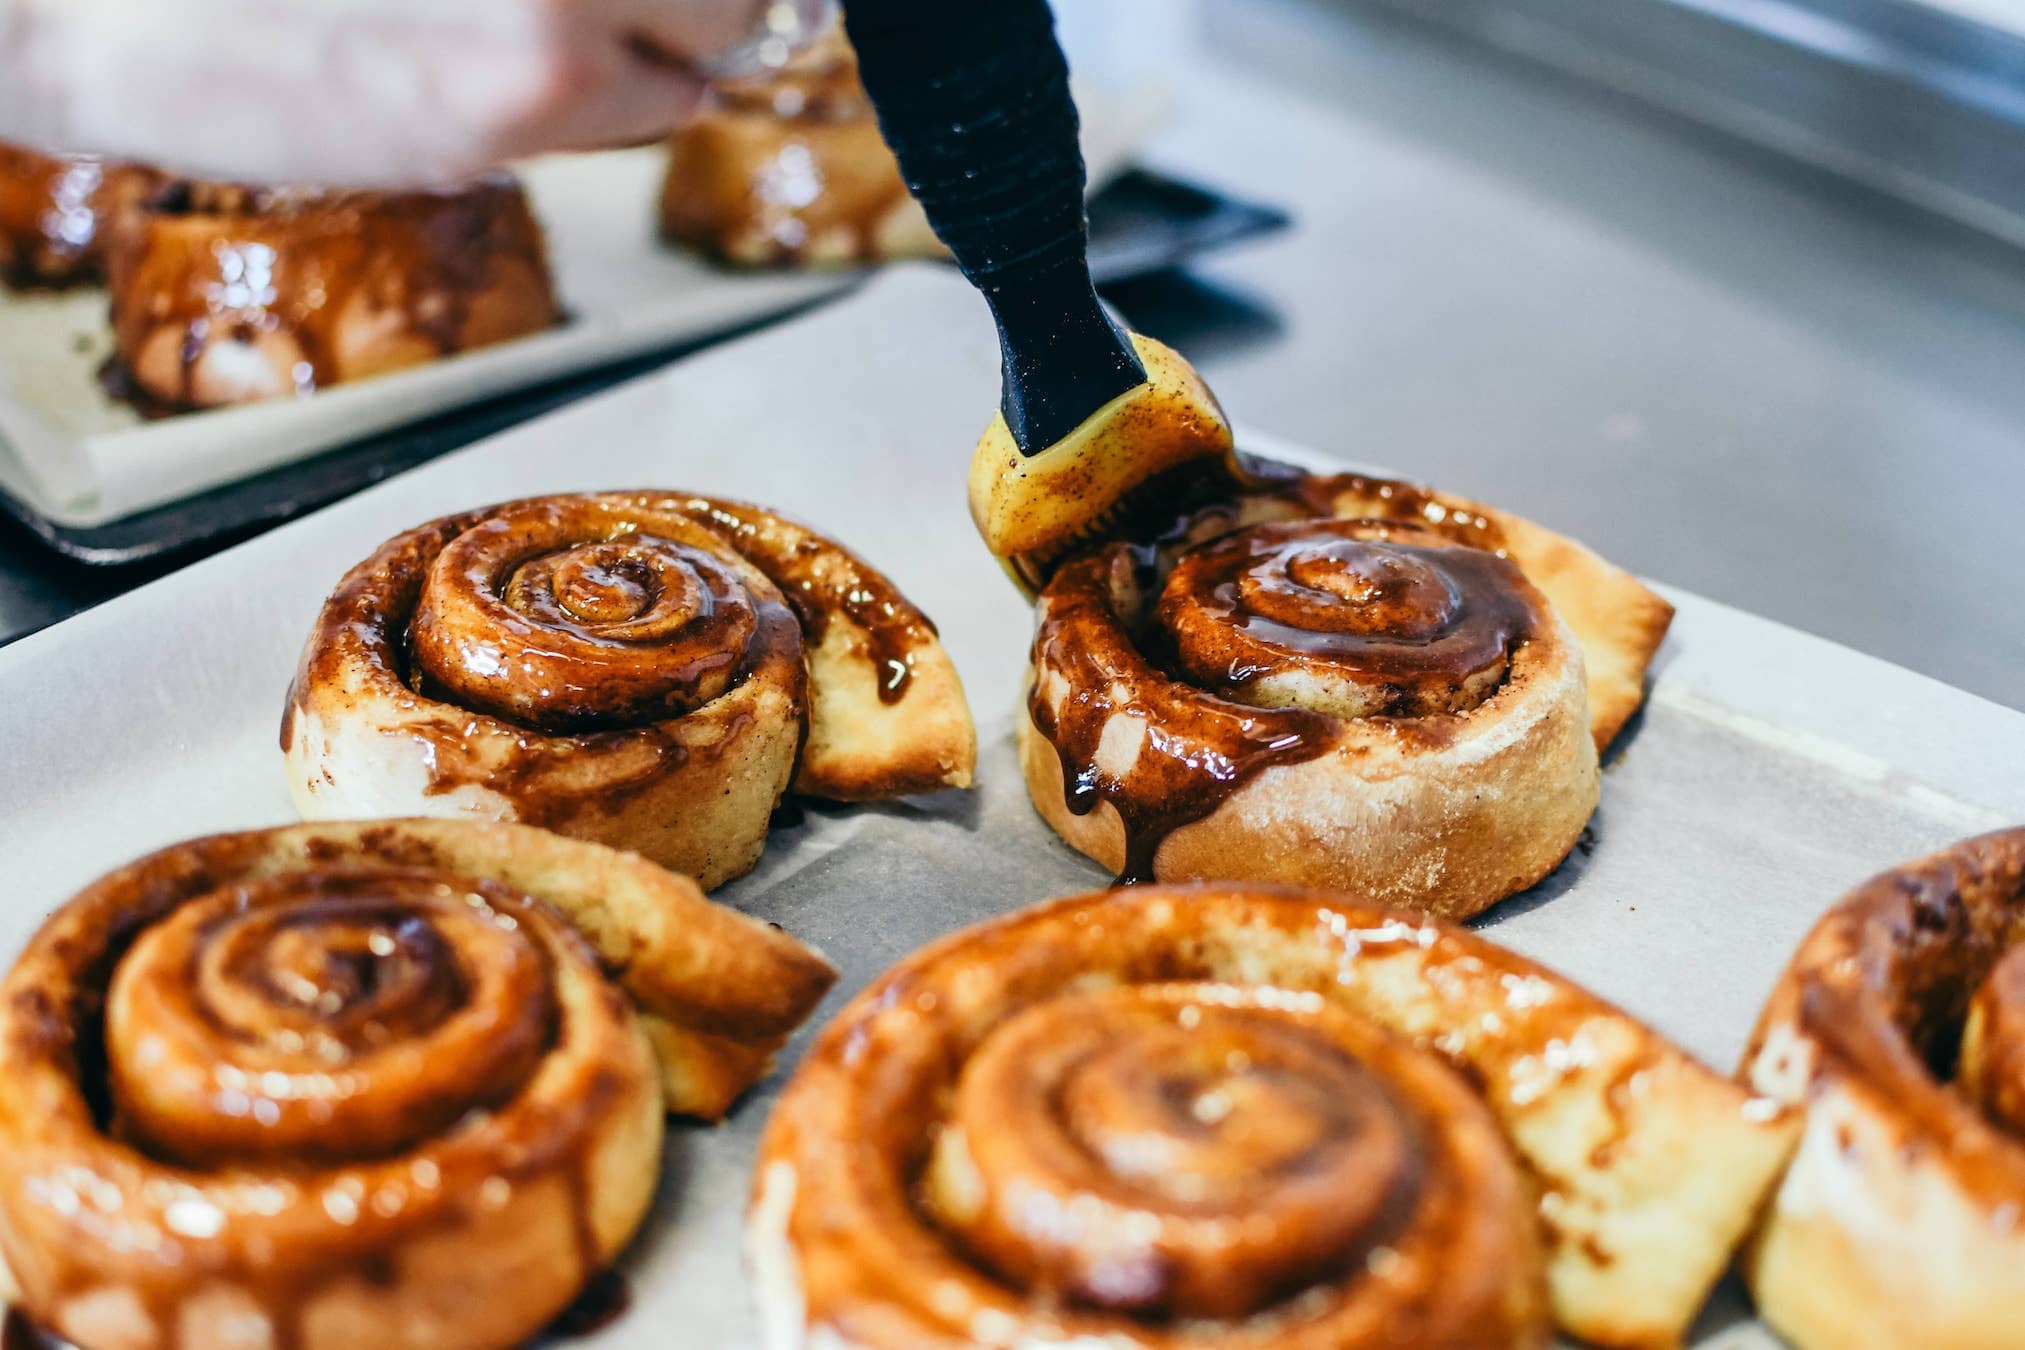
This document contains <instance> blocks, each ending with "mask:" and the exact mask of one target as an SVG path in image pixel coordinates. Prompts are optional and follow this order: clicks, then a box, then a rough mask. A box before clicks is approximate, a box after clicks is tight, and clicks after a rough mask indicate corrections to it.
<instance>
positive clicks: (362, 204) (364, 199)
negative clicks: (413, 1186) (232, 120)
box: [109, 177, 560, 409]
mask: <svg viewBox="0 0 2025 1350" xmlns="http://www.w3.org/2000/svg"><path fill="white" fill-rule="evenodd" d="M109 272H110V280H111V286H112V324H113V339H114V348H115V359H116V361H117V363H118V365H117V368H116V374H117V376H118V378H119V380H121V381H122V382H123V383H125V384H126V385H128V386H130V387H131V389H132V391H133V392H134V394H135V395H136V396H137V397H139V398H141V399H143V400H144V401H147V402H151V403H154V404H159V405H160V406H162V407H164V408H169V409H177V408H199V407H214V406H218V405H221V404H231V403H250V402H254V401H257V400H261V399H270V398H288V397H293V396H297V395H303V394H308V393H311V392H314V391H315V390H317V389H321V388H324V387H325V386H328V385H332V384H337V383H340V382H343V381H348V380H358V379H364V378H366V377H367V376H371V375H379V374H384V373H385V372H387V371H392V370H398V369H401V368H403V367H405V366H413V365H420V364H422V363H423V362H427V361H433V360H435V359H436V358H437V357H441V356H448V355H451V354H453V353H456V352H462V351H468V350H470V349H472V348H474V347H483V346H487V345H489V344H491V343H495V342H504V341H506V340H508V339H509V338H517V337H525V336H527V335H528V334H530V333H536V332H539V331H541V330H542V329H544V328H548V327H550V326H552V325H553V324H555V323H556V322H557V320H558V318H559V317H560V311H559V310H558V308H557V304H556V297H555V290H554V285H553V282H552V281H551V279H550V276H549V268H548V252H547V246H546V244H545V243H544V241H543V239H542V232H541V227H540V225H538V224H537V223H536V222H535V218H534V215H533V213H532V212H531V211H530V210H529V209H528V204H527V199H526V196H525V195H524V194H523V193H522V192H521V189H520V185H519V184H518V183H516V182H515V181H513V180H512V179H511V178H507V177H496V178H490V179H486V180H484V181H483V182H479V183H476V184H473V185H472V186H470V187H467V188H463V189H459V190H456V191H446V192H402V193H319V192H312V191H309V190H306V189H277V190H267V189H252V188H241V187H230V186H223V185H219V184H208V183H182V184H178V185H175V186H173V187H171V188H168V189H166V190H164V191H162V192H160V193H158V194H157V195H156V196H155V197H153V198H152V199H151V200H150V201H148V202H147V203H146V205H145V206H144V207H143V208H142V209H141V210H139V211H138V212H137V213H136V215H135V218H134V225H133V228H132V229H130V230H126V231H122V232H121V234H120V235H119V238H118V240H117V243H116V246H115V247H114V248H113V249H112V250H111V255H110V260H109Z"/></svg>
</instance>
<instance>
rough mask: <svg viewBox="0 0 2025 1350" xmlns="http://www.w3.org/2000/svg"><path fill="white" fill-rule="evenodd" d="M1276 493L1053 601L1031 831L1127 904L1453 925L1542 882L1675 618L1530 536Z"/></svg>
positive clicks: (1501, 523)
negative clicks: (1170, 898) (1353, 911)
mask: <svg viewBox="0 0 2025 1350" xmlns="http://www.w3.org/2000/svg"><path fill="white" fill-rule="evenodd" d="M1260 472H1261V474H1262V475H1265V476H1266V478H1267V480H1268V481H1269V485H1268V486H1266V487H1262V488H1260V489H1259V490H1257V491H1255V492H1252V493H1250V494H1249V495H1247V496H1245V497H1243V498H1241V499H1239V500H1237V501H1235V502H1222V503H1216V504H1213V505H1210V506H1207V507H1204V508H1202V509H1200V510H1198V511H1196V512H1194V513H1192V514H1190V515H1187V516H1185V517H1184V518H1183V519H1182V521H1181V522H1180V524H1178V525H1177V526H1176V528H1175V530H1174V531H1172V532H1171V533H1170V534H1169V535H1167V536H1165V537H1164V538H1163V539H1161V540H1159V541H1156V542H1154V543H1149V544H1132V543H1122V542H1120V543H1112V544H1110V545H1108V546H1105V547H1103V548H1101V549H1099V550H1097V551H1095V552H1092V553H1088V554H1085V555H1084V556H1082V557H1079V558H1075V559H1072V560H1071V561H1069V562H1068V563H1066V564H1064V565H1062V566H1061V567H1060V568H1059V569H1058V570H1057V571H1056V572H1055V573H1054V575H1053V577H1052V579H1051V580H1050V581H1049V582H1048V584H1047V586H1046V587H1045V589H1044V590H1043V591H1042V593H1041V597H1040V607H1039V620H1038V627H1037V630H1036V634H1035V638H1034V644H1033V655H1032V668H1031V672H1030V685H1029V698H1028V714H1029V715H1028V717H1027V718H1026V719H1025V720H1024V721H1023V723H1022V725H1021V728H1020V732H1021V735H1020V749H1021V758H1022V762H1023V764H1024V766H1025V770H1026V777H1027V785H1028V789H1029V791H1030V792H1031V794H1032V796H1033V799H1034V802H1035V805H1036V806H1037V807H1038V808H1039V810H1040V812H1041V814H1042V815H1043V816H1044V817H1046V819H1047V821H1048V823H1049V824H1050V825H1052V826H1054V828H1055V829H1056V830H1057V831H1058V832H1059V833H1060V834H1061V835H1062V836H1063V838H1065V839H1066V840H1068V841H1069V843H1071V844H1072V845H1074V846H1075V847H1076V848H1078V849H1080V850H1081V851H1082V852H1084V853H1087V854H1089V855H1090V856H1091V857H1094V858H1096V859H1097V860H1099V861H1100V862H1102V863H1104V864H1105V865H1106V866H1108V867H1110V868H1112V869H1113V870H1115V871H1117V872H1118V873H1119V875H1120V880H1122V881H1149V880H1154V879H1156V878H1157V879H1162V880H1173V879H1181V878H1189V877H1243V878H1253V879H1259V880H1268V881H1282V882H1290V883H1298V884H1303V885H1315V886H1328V887H1336V888H1342V889H1347V890H1352V891H1355V892H1356V893H1358V894H1361V895H1365V896H1369V897H1372V898H1374V899H1377V900H1381V901H1383V902H1386V903H1391V904H1402V905H1408V906H1411V907H1413V908H1416V909H1423V910H1426V911H1429V912H1431V913H1435V914H1441V915H1445V916H1448V917H1463V916H1467V915H1470V914H1474V913H1476V912H1477V911H1479V910H1481V909H1483V908H1485V907H1486V906H1488V905H1490V904H1492V903H1493V902H1495V901H1497V900H1499V899H1502V898H1503V897H1505V896H1507V895H1510V894H1512V893H1513V892H1515V891H1518V890H1522V889H1524V888H1525V887H1527V886H1530V885H1532V884H1533V883H1534V882H1536V881H1538V880H1539V879H1540V878H1541V877H1543V876H1545V875H1546V874H1547V873H1548V872H1550V871H1552V870H1553V868H1554V867H1555V866H1557V865H1558V864H1559V863H1560V861H1561V860H1562V859H1563V858H1564V857H1566V856H1567V853H1568V851H1569V849H1570V848H1572V847H1573V846H1574V844H1575V841H1576V839H1577V837H1578V836H1579V835H1580V833H1581V830H1582V827H1583V825H1584V824H1585V823H1586V822H1587V821H1588V819H1589V816H1590V813H1591V812H1592V811H1593V810H1594V809H1595V805H1596V799H1597V791H1598V786H1597V782H1598V779H1597V754H1598V750H1599V749H1600V748H1601V747H1603V746H1605V745H1607V744H1608V743H1609V741H1610V739H1611V738H1612V737H1613V736H1614V735H1615V734H1616V732H1617V730H1618V729H1619V728H1620V727H1621V726H1622V725H1623V723H1624V721H1625V720H1626V718H1628V717H1629V716H1630V714H1631V712H1632V711H1633V710H1635V709H1636V707H1637V704H1638V701H1639V699H1640V698H1641V697H1642V677H1643V672H1644V668H1645V665H1646V662H1647V661H1648V659H1649V658H1650V656H1651V653H1652V651H1653V650H1654V648H1656V646H1657V645H1658V642H1659V639H1660V637H1661V636H1662V635H1663V633H1664V632H1665V629H1666V625H1667V622H1668V620H1669V619H1670V617H1671V613H1672V611H1671V607H1670V606H1668V605H1667V604H1666V602H1665V601H1663V600H1661V599H1660V598H1659V597H1657V596H1655V595H1653V594H1652V593H1651V592H1649V591H1647V590H1646V589H1645V588H1644V587H1643V586H1641V585H1639V584H1638V582H1637V581H1636V580H1634V579H1633V578H1631V577H1630V576H1628V575H1627V574H1625V573H1622V572H1620V571H1618V570H1617V569H1615V568H1613V567H1611V566H1610V565H1609V564H1607V563H1604V562H1603V561H1602V560H1601V559H1599V558H1597V557H1595V555H1593V554H1590V553H1589V552H1587V551H1586V550H1584V549H1582V548H1581V547H1580V546H1579V545H1577V544H1574V543H1572V542H1570V541H1568V540H1565V539H1562V538H1560V537H1558V536H1555V535H1552V534H1550V533H1548V532H1547V531H1545V530H1542V529H1540V528H1539V527H1538V526H1535V525H1531V524H1529V523H1528V522H1525V521H1523V520H1519V519H1517V518H1515V517H1511V516H1505V515H1501V514H1494V513H1491V512H1489V511H1487V510H1485V509H1483V508H1480V507H1477V506H1475V505H1474V504H1470V503H1465V502H1462V501H1461V500H1460V499H1455V498H1449V497H1445V496H1441V495H1438V494H1435V493H1431V492H1428V491H1425V490H1423V489H1419V488H1414V487H1411V486H1409V485H1407V484H1403V483H1393V482H1386V481H1381V480H1375V479H1368V478H1363V477H1360V476H1355V475H1341V476H1334V477H1327V478H1315V477H1308V476H1303V475H1296V474H1293V473H1292V472H1291V471H1287V472H1285V473H1279V472H1278V471H1277V470H1276V469H1275V468H1274V467H1273V466H1265V465H1261V466H1260Z"/></svg>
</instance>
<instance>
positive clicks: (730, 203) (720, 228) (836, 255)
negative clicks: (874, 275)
mask: <svg viewBox="0 0 2025 1350" xmlns="http://www.w3.org/2000/svg"><path fill="white" fill-rule="evenodd" d="M900 220H904V221H905V222H906V224H907V228H906V230H905V231H904V233H896V230H895V225H896V221H900ZM661 230H662V233H663V234H665V235H666V236H667V237H668V238H669V239H671V240H674V241H676V242H678V243H680V244H683V245H685V246H687V247H690V248H695V249H699V250H701V251H702V252H704V253H707V254H710V255H712V256H714V257H717V258H721V259H724V260H726V261H729V262H735V263H743V264H765V265H773V266H782V265H786V266H796V265H805V264H809V263H827V264H832V265H834V264H839V263H853V262H871V261H876V260H878V259H880V258H882V257H888V256H907V255H914V256H928V255H932V254H933V253H935V252H937V251H938V250H939V248H940V246H939V245H938V244H937V243H936V241H935V237H934V235H933V234H931V233H930V232H929V231H928V228H927V225H926V223H925V222H923V221H920V220H919V219H918V210H917V209H916V208H915V207H914V206H913V203H912V201H911V199H910V198H909V197H908V194H907V185H906V184H905V183H904V182H902V181H901V178H900V166H899V165H898V164H897V163H895V162H894V159H893V153H892V151H890V150H888V149H887V148H886V143H885V141H883V140H882V139H881V138H880V136H879V125H878V122H877V120H876V119H875V118H874V116H873V112H872V105H871V103H870V102H869V101H868V100H867V99H866V97H865V90H864V87H863V86H862V85H860V84H859V82H858V63H857V58H856V57H855V56H854V55H853V54H852V52H851V49H850V45H849V44H848V43H847V42H845V40H844V38H843V36H842V34H841V33H840V32H838V33H832V34H830V35H829V36H828V37H826V38H824V39H823V40H822V41H820V42H818V43H816V44H815V45H814V46H812V47H810V48H809V49H808V50H807V51H805V52H802V53H801V54H799V55H798V56H796V57H795V58H794V59H793V60H792V61H790V62H789V63H788V65H787V67H786V68H785V69H783V70H780V71H777V72H774V73H772V74H769V75H765V76H757V77H753V78H748V79H735V80H726V81H723V82H721V83H719V84H718V85H716V86H715V87H714V88H713V89H712V91H711V93H710V94H709V96H708V98H707V101H706V102H705V105H704V107H703V109H702V110H701V112H699V114H698V115H697V116H696V117H695V118H694V119H692V120H691V121H690V122H689V123H688V124H687V125H685V126H684V127H682V128H681V129H680V130H678V131H677V132H676V133H675V135H674V137H673V138H672V139H671V141H670V142H669V163H668V173H667V178H666V180H665V182H664V184H663V187H662V193H661Z"/></svg>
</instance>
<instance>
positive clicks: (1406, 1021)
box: [749, 886, 1794, 1350]
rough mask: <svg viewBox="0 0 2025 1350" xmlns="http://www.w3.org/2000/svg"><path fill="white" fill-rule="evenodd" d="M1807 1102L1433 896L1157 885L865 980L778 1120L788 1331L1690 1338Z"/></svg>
mask: <svg viewBox="0 0 2025 1350" xmlns="http://www.w3.org/2000/svg"><path fill="white" fill-rule="evenodd" d="M1793 1123H1794V1122H1793V1121H1792V1120H1791V1119H1790V1118H1789V1116H1788V1114H1787V1113H1786V1112H1784V1111H1783V1110H1782V1109H1781V1108H1779V1107H1778V1106H1777V1105H1776V1104H1775V1103H1771V1102H1767V1101H1764V1100H1762V1099H1757V1098H1753V1097H1751V1096H1749V1094H1748V1093H1746V1092H1745V1091H1744V1090H1743V1089H1742V1088H1740V1087H1739V1086H1738V1085H1737V1084H1735V1083H1733V1082H1731V1081H1729V1080H1727V1079H1725V1078H1723V1077H1721V1076H1720V1075H1718V1074H1716V1073H1713V1072H1711V1071H1710V1070H1708V1069H1706V1068H1704V1067H1703V1066H1701V1065H1700V1064H1698V1063H1696V1062H1695V1061H1693V1060H1692V1059H1690V1058H1689V1057H1687V1056H1686V1055H1685V1054H1683V1053H1682V1052H1680V1051H1679V1050H1677V1049H1676V1048H1674V1047H1673V1046H1672V1045H1670V1044H1668V1043H1667V1042H1666V1041H1665V1040H1663V1039H1662V1038H1660V1037H1659V1036H1657V1035H1656V1034H1654V1033H1653V1032H1652V1031H1650V1030H1649V1029H1647V1028H1646V1027H1644V1026H1642V1025H1640V1024H1639V1023H1638V1022H1636V1021H1634V1020H1633V1019H1631V1018H1630V1017H1627V1016H1626V1015H1625V1014H1623V1013H1622V1012H1620V1011H1618V1010H1617V1009H1615V1008H1613V1007H1611V1006H1609V1005H1608V1004H1605V1003H1603V1002H1602V1001H1600V1000H1598V999H1596V998H1594V997H1592V996H1590V995H1589V994H1587V993H1585V992H1584V991H1582V990H1581V989H1579V988H1577V987H1576V986H1574V985H1571V984H1570V983H1568V982H1567V981H1566V980H1563V979H1561V978H1559V977H1558V976H1556V975H1554V974H1553V973H1551V972H1549V971H1546V970H1544V969H1542V968H1540V967H1538V966H1536V965H1533V964H1532V963H1530V962H1528V961H1525V960H1522V959H1520V958H1519V957H1516V956H1513V955H1511V954H1510V953H1508V952H1505V951H1503V950H1501V949H1500V948H1498V947H1496V946H1494V945H1493V944H1491V943H1489V942H1487V941H1485V940H1484V939H1482V938H1479V937H1477V936H1475V935H1473V934H1471V933H1469V932H1466V931H1464V930H1462V929H1459V928H1454V927H1451V926H1448V925H1446V924H1443V923H1441V922H1439V921H1435V920H1429V919H1424V918H1420V917H1417V916H1413V915H1409V914H1405V913H1401V912H1399V911H1390V910H1383V909H1375V908H1369V907H1366V906H1362V905H1358V904H1354V903H1350V902H1348V901H1345V900H1343V899H1341V898H1339V897H1330V896H1324V895H1317V894H1313V893H1303V892H1298V891H1293V890H1286V889H1279V888H1271V887H1256V888H1242V887H1231V886H1194V887H1172V886H1154V887H1142V888H1136V889H1133V890H1128V891H1115V892H1108V893H1102V894H1095V895H1087V896H1080V897H1076V898H1073V899H1068V900H1062V901H1058V902H1055V903H1053V904H1049V905H1044V906H1041V907H1039V908H1037V909H1033V910H1029V911H1026V912H1024V913H1021V914H1016V915H1012V916H1010V917H1007V918H1005V919H1001V920H998V921H995V922H992V923H987V924H984V925H981V926H979V927H976V928H973V929H970V930H968V931H966V932H962V933H958V934H955V935H953V936H951V937H949V938H946V939H944V940H942V941H940V942H937V943H936V944H934V945H933V946H930V947H928V948H926V949H925V950H923V951H921V952H919V953H917V954H916V955H914V956H912V957H910V958H908V959H907V960H905V961H903V962H902V963H901V964H900V965H898V966H896V967H894V968H893V969H892V970H890V971H889V972H887V973H886V974H885V975H884V976H882V977H881V978H880V979H878V980H877V981H875V982H874V983H873V984H872V985H871V986H870V987H869V988H867V989H866V990H865V991H863V992H862V993H861V994H860V995H859V996H858V997H857V998H856V999H854V1000H853V1001H852V1003H851V1004H850V1005H849V1006H848V1007H846V1008H845V1010H844V1011H843V1012H842V1013H841V1014H840V1015H839V1016H838V1017H837V1019H836V1021H834V1022H833V1023H832V1024H831V1025H830V1026H829V1028H828V1029H827V1030H826V1031H825V1032H824V1034H823V1036H822V1037H821V1039H820V1040H819V1041H818V1042H817V1043H816V1044H815V1045H814V1046H813V1047H812V1048H811V1050H810V1052H809V1054H808V1056H807V1058H806V1059H804V1061H803V1063H802V1065H801V1067H800V1068H799V1069H798V1070H797V1071H796V1074H795V1076H794V1078H793V1080H792V1081H791V1082H790V1084H789V1086H788V1088H787V1090H786V1092H785V1093H784V1094H783V1095H782V1097H781V1099H780V1101H779V1103H778V1105H776V1107H775V1108H774V1111H773V1114H772V1116H771V1118H770V1119H769V1121H768V1123H767V1131H766V1134H765V1136H764V1138H763V1140H762V1142H761V1147H760V1155H759V1162H758V1170H757V1173H756V1175H755V1178H754V1187H755V1189H754V1196H753V1203H752V1209H751V1212H750V1215H749V1261H750V1265H751V1267H752V1270H753V1273H754V1277H755V1283H756V1285H757V1288H758V1295H759V1299H760V1308H761V1315H762V1321H763V1325H764V1329H765V1330H766V1332H767V1333H768V1334H769V1336H770V1339H769V1340H768V1344H770V1345H775V1346H780V1347H789V1346H803V1345H806V1346H811V1347H814V1346H822V1347H826V1348H827V1350H885V1348H887V1347H907V1348H908V1350H932V1348H933V1347H955V1346H967V1345H1004V1346H1012V1345H1054V1344H1070V1343H1073V1344H1077V1345H1098V1344H1102V1345H1104V1346H1107V1347H1110V1346H1116V1347H1119V1350H1126V1348H1127V1347H1146V1348H1149V1350H1158V1348H1160V1347H1186V1346H1202V1347H1208V1346H1234V1345H1238V1346H1255V1347H1259V1348H1260V1350H1266V1348H1267V1347H1270V1348H1271V1350H1294V1348H1297V1347H1298V1348H1300V1350H1325V1348H1326V1350H1354V1347H1361V1346H1365V1345H1387V1346H1405V1345H1411V1346H1415V1347H1450V1346H1480V1347H1493V1346H1497V1347H1504V1346H1520V1345H1544V1344H1546V1343H1548V1342H1549V1340H1550V1339H1551V1332H1552V1330H1553V1329H1554V1328H1557V1327H1558V1328H1559V1329H1560V1330H1561V1331H1563V1332H1565V1333H1567V1334H1569V1335H1571V1336H1576V1337H1580V1338H1582V1339H1583V1340H1585V1341H1588V1342H1591V1343H1595V1344H1602V1345H1621V1346H1661V1345H1670V1344H1673V1343H1675V1342H1676V1341H1677V1339H1678V1338H1679V1336H1680V1335H1681V1334H1682V1332H1683V1331H1684V1330H1685V1328H1686V1327H1687V1326H1688V1324H1689V1323H1690V1321H1691V1320H1692V1318H1693V1317H1694V1315H1695V1313H1696V1311H1697V1309H1698V1308H1699V1307H1700V1305H1701V1303H1702V1300H1703V1299H1704V1297H1705V1296H1706V1294H1707V1292H1708V1290H1709V1288H1710V1286H1711V1285H1712V1284H1713V1283H1714V1281H1715V1279H1716V1278H1717V1276H1718V1275H1719V1274H1720V1273H1721V1271H1722V1270H1723V1268H1724V1267H1725V1266H1726V1264H1727V1263H1728V1260H1729V1256H1730V1253H1731V1251H1732V1249H1733V1248H1734V1246H1735V1244H1736V1243H1737V1241H1738V1240H1739V1239H1740V1238H1741V1237H1742V1235H1743V1233H1744V1232H1745V1230H1746V1228H1747V1227H1748V1225H1749V1223H1750V1221H1751V1218H1752V1216H1753V1214H1754V1213H1755V1211H1756V1208H1757V1206H1758V1204H1759V1202H1760V1201H1761V1199H1762V1197H1763V1195H1764V1193H1765V1191H1766V1188H1767V1187H1768V1186H1769V1185H1770V1184H1771V1182H1772V1180H1773V1179H1774V1176H1775V1174H1776V1172H1777V1169H1778V1167H1779V1165H1780V1163H1781V1162H1782V1161H1783V1159H1784V1158H1785V1156H1786V1154H1787V1152H1788V1150H1789V1149H1790V1146H1791V1142H1792V1135H1793Z"/></svg>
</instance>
